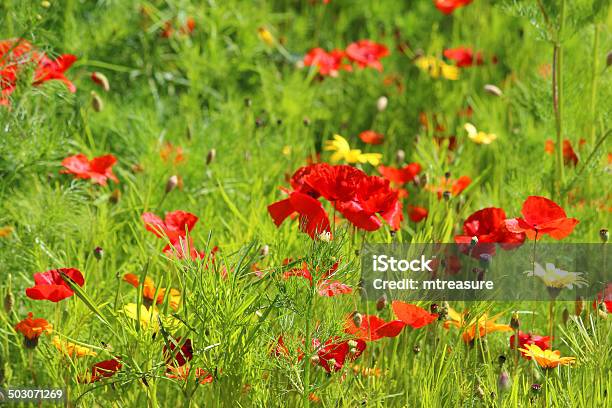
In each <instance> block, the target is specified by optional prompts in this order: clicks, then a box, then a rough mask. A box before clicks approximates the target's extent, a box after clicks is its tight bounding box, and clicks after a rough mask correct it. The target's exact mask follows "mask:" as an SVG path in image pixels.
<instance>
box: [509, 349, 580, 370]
mask: <svg viewBox="0 0 612 408" xmlns="http://www.w3.org/2000/svg"><path fill="white" fill-rule="evenodd" d="M519 350H520V351H521V352H522V353H523V355H525V356H526V357H531V358H533V359H534V360H535V361H536V362H537V363H538V365H539V366H540V367H542V368H556V367H558V366H560V365H571V364H574V363H575V362H576V357H561V352H560V351H559V350H542V349H541V348H540V347H539V346H538V345H537V344H526V345H525V347H524V348H520V349H519Z"/></svg>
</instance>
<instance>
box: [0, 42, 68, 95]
mask: <svg viewBox="0 0 612 408" xmlns="http://www.w3.org/2000/svg"><path fill="white" fill-rule="evenodd" d="M76 59H77V58H76V57H75V56H74V55H71V54H64V55H60V56H59V57H58V58H57V59H55V60H52V59H50V58H49V57H47V55H46V54H45V53H42V52H40V51H38V50H35V49H34V48H33V47H32V44H30V43H29V42H28V41H26V40H24V39H22V38H18V39H10V40H3V41H0V90H1V91H2V92H1V94H0V105H8V99H7V98H8V96H9V95H10V94H11V93H13V91H14V90H15V87H16V84H17V77H18V74H19V72H20V70H21V69H22V68H24V67H25V66H26V65H28V64H35V65H36V69H35V72H34V81H33V85H40V84H42V83H43V82H46V81H51V80H59V81H61V82H63V83H64V84H66V86H67V87H68V90H69V91H70V92H73V93H74V92H76V87H75V86H74V84H73V83H72V82H70V81H69V80H68V79H67V78H66V77H65V76H64V72H66V71H67V70H68V68H70V66H71V65H72V64H73V63H74V62H75V61H76Z"/></svg>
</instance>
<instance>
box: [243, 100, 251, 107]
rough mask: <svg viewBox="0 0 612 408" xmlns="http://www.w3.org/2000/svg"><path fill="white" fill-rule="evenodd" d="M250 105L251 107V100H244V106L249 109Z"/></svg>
mask: <svg viewBox="0 0 612 408" xmlns="http://www.w3.org/2000/svg"><path fill="white" fill-rule="evenodd" d="M251 105H253V101H252V100H251V98H244V106H246V107H247V108H250V107H251Z"/></svg>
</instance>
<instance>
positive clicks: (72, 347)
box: [53, 336, 97, 357]
mask: <svg viewBox="0 0 612 408" xmlns="http://www.w3.org/2000/svg"><path fill="white" fill-rule="evenodd" d="M53 345H54V346H55V348H56V349H57V350H58V351H59V352H60V353H62V354H64V355H66V356H68V357H85V356H96V355H97V353H96V352H95V351H93V350H92V349H90V348H88V347H84V346H80V345H78V344H76V343H72V342H69V341H66V340H64V341H62V340H60V338H59V337H58V336H54V337H53Z"/></svg>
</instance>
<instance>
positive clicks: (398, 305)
mask: <svg viewBox="0 0 612 408" xmlns="http://www.w3.org/2000/svg"><path fill="white" fill-rule="evenodd" d="M391 307H392V308H393V313H395V316H397V318H398V319H399V320H401V321H402V322H404V323H405V324H406V325H408V326H410V327H412V328H413V329H419V328H421V327H424V326H427V325H428V324H430V323H431V322H433V321H434V320H436V319H437V318H438V315H437V314H434V313H429V312H428V311H427V310H425V309H423V308H420V307H418V306H416V305H412V304H410V303H404V302H401V301H399V300H394V301H393V303H391Z"/></svg>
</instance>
